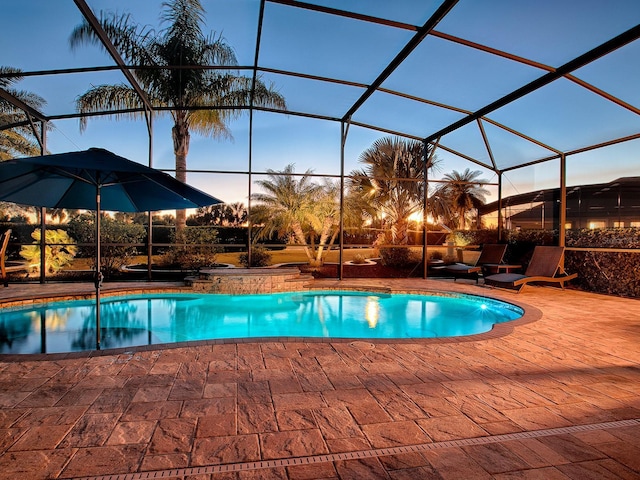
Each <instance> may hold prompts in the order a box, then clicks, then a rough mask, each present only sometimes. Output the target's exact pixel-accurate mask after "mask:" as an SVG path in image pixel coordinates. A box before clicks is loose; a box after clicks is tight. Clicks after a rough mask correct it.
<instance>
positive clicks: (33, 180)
mask: <svg viewBox="0 0 640 480" xmlns="http://www.w3.org/2000/svg"><path fill="white" fill-rule="evenodd" d="M0 201H7V202H13V203H18V204H21V205H33V206H37V207H47V208H68V209H82V210H95V211H96V277H95V285H96V348H97V349H100V284H101V281H102V274H101V272H100V212H101V210H110V211H120V212H147V211H156V210H174V209H187V208H197V207H204V206H207V205H213V204H216V203H222V200H219V199H217V198H215V197H213V196H211V195H209V194H207V193H205V192H203V191H201V190H198V189H196V188H194V187H191V186H189V185H187V184H185V183H183V182H180V181H178V180H176V179H175V178H173V177H172V176H170V175H168V174H167V173H164V172H161V171H159V170H155V169H153V168H150V167H147V166H144V165H141V164H139V163H136V162H132V161H131V160H128V159H126V158H123V157H120V156H118V155H116V154H114V153H112V152H109V151H108V150H104V149H102V148H90V149H89V150H83V151H79V152H68V153H60V154H54V155H43V156H39V157H28V158H19V159H14V160H7V161H5V162H0Z"/></svg>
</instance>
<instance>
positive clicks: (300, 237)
mask: <svg viewBox="0 0 640 480" xmlns="http://www.w3.org/2000/svg"><path fill="white" fill-rule="evenodd" d="M291 228H292V229H293V234H294V235H295V237H296V240H297V241H298V243H299V244H301V245H304V253H305V254H306V255H307V260H309V263H311V262H312V261H313V255H311V252H310V251H309V248H308V247H307V240H306V239H305V238H304V232H303V231H302V227H301V226H300V224H299V223H295V224H293V225H292V226H291Z"/></svg>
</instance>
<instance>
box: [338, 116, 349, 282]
mask: <svg viewBox="0 0 640 480" xmlns="http://www.w3.org/2000/svg"><path fill="white" fill-rule="evenodd" d="M348 133H349V124H346V125H345V122H344V121H342V122H340V225H339V228H340V232H339V234H338V235H339V236H338V242H339V244H340V245H339V248H340V249H339V251H338V280H342V278H343V276H344V265H343V263H344V145H345V143H346V142H347V134H348Z"/></svg>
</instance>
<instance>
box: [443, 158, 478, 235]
mask: <svg viewBox="0 0 640 480" xmlns="http://www.w3.org/2000/svg"><path fill="white" fill-rule="evenodd" d="M481 175H482V172H481V171H480V170H474V171H471V170H469V169H468V168H467V169H465V171H464V172H462V173H460V172H458V171H456V170H454V171H453V172H451V173H447V174H445V175H444V176H443V180H445V181H446V183H443V184H442V185H441V186H440V187H439V190H440V192H439V193H440V195H442V196H443V197H445V198H448V199H449V202H450V203H451V208H452V210H453V211H455V212H456V216H457V221H458V228H460V229H461V230H465V229H466V225H467V224H466V218H467V214H468V213H469V212H470V211H471V210H474V209H475V210H477V209H478V208H480V207H481V206H482V205H484V203H485V197H486V196H487V195H489V194H490V192H489V191H488V190H487V189H486V188H483V187H482V184H483V183H487V182H488V180H485V179H482V178H478V177H480V176H481Z"/></svg>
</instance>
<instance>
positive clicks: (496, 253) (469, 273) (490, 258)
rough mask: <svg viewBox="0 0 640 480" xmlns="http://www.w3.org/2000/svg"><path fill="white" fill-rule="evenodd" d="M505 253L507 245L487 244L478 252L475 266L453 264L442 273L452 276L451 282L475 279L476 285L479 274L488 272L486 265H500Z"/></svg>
mask: <svg viewBox="0 0 640 480" xmlns="http://www.w3.org/2000/svg"><path fill="white" fill-rule="evenodd" d="M506 251H507V245H506V244H504V245H498V244H489V245H485V246H484V247H483V248H482V251H481V252H480V256H479V257H478V260H477V261H476V263H475V265H465V264H463V263H455V264H453V265H447V266H446V267H445V268H444V271H445V272H447V273H449V274H451V275H453V280H454V281H456V280H457V279H458V278H475V281H476V283H478V279H479V277H480V273H482V274H483V276H485V275H486V273H487V272H488V267H487V265H488V264H494V265H495V264H500V263H502V257H504V254H505V252H506Z"/></svg>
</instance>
